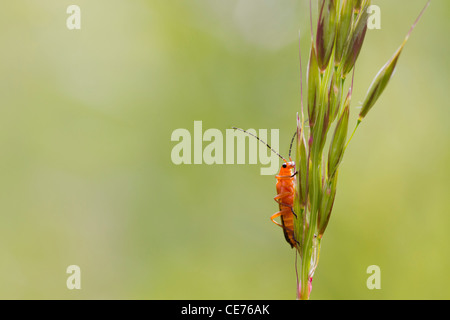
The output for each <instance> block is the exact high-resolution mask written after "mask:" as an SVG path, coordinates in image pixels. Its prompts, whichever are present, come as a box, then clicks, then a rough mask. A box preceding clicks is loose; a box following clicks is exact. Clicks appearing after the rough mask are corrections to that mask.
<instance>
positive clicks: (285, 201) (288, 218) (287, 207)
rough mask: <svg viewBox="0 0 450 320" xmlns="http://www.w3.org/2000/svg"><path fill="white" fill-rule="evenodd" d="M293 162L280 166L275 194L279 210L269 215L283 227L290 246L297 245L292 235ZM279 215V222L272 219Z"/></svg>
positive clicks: (294, 173)
mask: <svg viewBox="0 0 450 320" xmlns="http://www.w3.org/2000/svg"><path fill="white" fill-rule="evenodd" d="M295 175H296V172H295V162H292V161H291V162H286V163H284V164H283V165H282V166H281V169H280V173H279V174H278V175H277V176H276V179H277V195H276V196H275V198H274V199H275V201H276V202H278V204H279V206H280V211H278V212H277V213H275V214H274V215H272V216H271V217H270V219H271V220H272V222H273V223H275V224H276V225H278V226H280V227H282V228H283V232H284V237H285V238H286V241H287V242H288V243H289V244H290V245H291V247H292V248H294V247H297V241H296V240H295V236H294V210H293V204H294V195H295V181H296V179H295ZM277 217H280V219H281V224H280V223H278V222H276V221H275V220H274V219H275V218H277Z"/></svg>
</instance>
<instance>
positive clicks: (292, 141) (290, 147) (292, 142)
mask: <svg viewBox="0 0 450 320" xmlns="http://www.w3.org/2000/svg"><path fill="white" fill-rule="evenodd" d="M296 136H297V130H295V132H294V136H293V137H292V140H291V145H290V146H289V160H291V151H292V145H293V144H294V140H295V137H296Z"/></svg>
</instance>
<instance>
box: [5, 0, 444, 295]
mask: <svg viewBox="0 0 450 320" xmlns="http://www.w3.org/2000/svg"><path fill="white" fill-rule="evenodd" d="M425 2H426V1H425V0H414V1H411V0H408V1H406V0H402V1H388V0H377V1H376V0H374V1H373V4H377V5H379V6H380V7H381V14H382V16H381V18H382V21H381V27H382V28H381V30H371V31H369V32H368V35H367V38H366V41H365V44H364V47H363V50H362V53H361V55H360V58H359V60H358V64H357V69H356V76H355V88H354V96H353V97H354V98H353V101H354V103H353V105H352V110H351V112H352V115H351V116H352V121H353V122H352V123H354V120H355V119H356V114H357V113H358V109H357V108H358V105H360V103H358V101H361V100H362V99H363V98H364V94H365V92H366V90H367V88H368V87H369V85H370V83H371V81H372V79H373V77H374V76H375V74H376V73H377V72H378V70H379V69H380V68H381V66H382V65H383V64H384V63H385V62H386V61H387V60H388V59H389V58H390V57H391V55H392V54H393V52H394V51H395V50H396V49H397V47H398V46H399V45H400V43H401V42H402V41H403V38H404V36H405V35H406V33H407V31H408V29H409V27H410V26H411V24H412V22H413V21H414V19H415V18H416V16H417V15H418V13H419V12H420V10H421V9H422V7H423V5H424V4H425ZM73 3H76V4H77V5H79V6H80V8H81V30H73V31H70V30H68V29H67V27H66V19H67V17H68V14H67V13H66V8H67V7H68V6H69V5H70V4H73ZM449 14H450V3H449V2H448V1H443V0H434V1H433V2H432V4H431V6H430V8H429V10H428V11H427V12H426V14H425V15H424V17H423V19H422V20H421V21H420V23H419V25H418V26H417V28H416V30H415V31H414V33H413V34H412V37H411V39H410V41H409V42H408V44H407V45H406V47H405V50H404V52H403V54H402V57H401V59H400V62H399V65H398V69H397V71H396V74H395V76H394V78H393V80H392V81H391V83H390V84H389V86H388V88H387V89H386V91H385V93H384V94H383V96H382V98H381V99H380V100H379V101H378V103H377V105H376V106H375V107H374V109H373V110H372V111H371V112H370V114H369V115H368V117H367V118H366V120H365V121H364V123H363V124H362V125H361V126H360V128H359V130H358V132H357V135H356V136H355V138H354V140H353V141H352V144H351V146H350V147H349V149H348V150H347V153H346V155H345V158H344V162H343V163H342V165H341V170H340V180H339V184H338V192H337V198H336V202H335V206H334V211H333V214H332V218H331V221H330V224H329V227H328V229H327V232H326V233H325V236H324V240H323V242H322V251H321V256H320V263H319V267H318V269H317V271H316V275H315V278H314V282H313V291H312V294H311V298H312V299H448V298H450V279H449V278H450V277H449V274H448V273H449V269H450V256H449V250H450V234H449V233H448V231H447V230H448V228H449V224H450V197H449V180H450V166H449V163H450V152H449V150H450V139H449V137H450V126H449V125H448V119H449V117H450V111H449V104H448V101H447V98H446V97H447V96H448V95H447V93H448V86H449V83H450V81H449V80H450V76H449V74H450V68H449V55H448V52H449V50H450V45H449V41H448V31H449V30H450V29H449V26H450V22H449V20H448V17H449ZM299 30H301V31H302V38H301V45H302V54H303V60H304V61H306V60H307V56H308V50H309V11H308V2H307V1H306V0H283V1H275V0H271V1H269V0H228V1H222V0H190V1H186V0H171V1H163V0H152V1H150V0H149V1H144V0H135V1H125V0H122V1H116V0H108V1H106V0H97V1H87V0H79V1H74V2H72V1H56V0H51V1H50V0H40V1H25V0H19V1H13V2H9V3H8V6H4V8H3V9H2V10H1V11H0V39H1V51H0V73H1V78H0V88H1V89H0V105H1V107H0V148H1V150H2V156H1V157H0V177H1V179H0V181H1V182H0V256H1V258H0V274H1V275H0V298H3V299H16V298H24V299H81V298H84V299H295V271H294V259H295V254H294V251H293V250H292V249H290V248H289V246H288V245H287V244H286V242H285V240H284V238H283V235H282V232H281V230H280V228H278V227H276V226H275V225H273V224H272V223H271V222H270V220H269V217H270V216H271V215H272V214H273V213H274V212H276V211H277V205H276V203H275V202H274V201H273V197H274V196H275V179H274V177H272V176H261V175H260V166H259V165H211V166H207V165H180V166H176V165H174V164H173V163H172V161H171V157H170V155H171V150H172V148H173V146H174V145H175V144H176V143H175V142H172V141H171V140H170V139H171V134H172V132H173V130H175V129H177V128H186V129H188V130H190V131H191V132H192V130H193V123H194V120H202V121H203V130H206V129H208V128H217V129H219V130H221V131H222V132H225V129H226V128H230V127H231V126H232V125H236V126H240V127H244V128H268V129H270V128H278V129H280V146H281V151H280V152H281V153H282V154H286V153H287V149H288V144H289V141H290V138H291V135H292V132H293V130H294V128H295V114H296V112H297V111H298V110H299V99H300V94H299V83H300V82H299V68H298V43H297V39H298V31H299ZM304 70H306V66H305V65H304ZM71 264H76V265H79V266H80V268H81V286H82V289H81V290H72V291H71V290H68V289H67V287H66V279H67V277H68V274H66V268H67V266H69V265H71ZM373 264H375V265H378V266H380V268H381V290H369V289H367V287H366V280H367V278H368V276H369V275H368V274H367V273H366V269H367V267H368V266H369V265H373Z"/></svg>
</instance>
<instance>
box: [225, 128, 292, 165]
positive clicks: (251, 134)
mask: <svg viewBox="0 0 450 320" xmlns="http://www.w3.org/2000/svg"><path fill="white" fill-rule="evenodd" d="M232 128H233V129H234V130H239V131H242V132H245V133H246V134H248V135H250V136H252V137H255V138H256V139H258V140H259V142H262V143H264V144H265V145H266V146H267V148H269V149H270V150H271V151H272V152H273V153H275V154H276V155H277V156H279V157H280V158H281V159H282V160H283V161H284V162H288V161H287V160H286V159H285V158H283V157H282V156H281V155H280V154H279V153H278V152H276V151H275V150H274V149H272V147H271V146H269V144H268V143H267V142H264V141H262V140H261V139H260V138H259V137H258V136H256V135H254V134H253V133H250V132H248V131H245V130H244V129H241V128H236V127H232Z"/></svg>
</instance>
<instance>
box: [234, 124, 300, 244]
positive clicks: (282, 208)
mask: <svg viewBox="0 0 450 320" xmlns="http://www.w3.org/2000/svg"><path fill="white" fill-rule="evenodd" d="M233 129H235V130H239V131H242V132H244V133H246V134H248V135H250V136H252V137H254V138H256V139H258V141H260V142H261V143H263V144H264V145H266V146H267V147H268V148H269V149H270V150H271V151H272V152H273V153H275V154H276V155H277V156H278V157H280V159H281V160H283V161H284V163H283V164H282V166H281V168H280V171H279V173H278V175H276V176H275V178H276V179H277V184H276V190H277V195H276V196H275V197H274V200H275V201H276V202H277V203H278V205H279V211H278V212H276V213H274V214H273V215H272V216H271V217H270V220H271V221H272V222H273V223H275V224H276V225H277V226H280V227H281V228H283V233H284V238H285V239H286V241H287V242H288V243H289V244H290V246H291V248H296V247H297V244H298V241H297V240H296V239H295V234H294V216H295V217H296V218H297V215H296V214H295V212H294V209H293V205H294V197H295V192H296V190H295V185H296V175H297V171H296V170H295V162H294V161H292V159H291V150H292V144H293V142H294V139H295V137H296V135H297V131H296V132H295V133H294V136H293V137H292V140H291V145H290V147H289V161H288V160H286V159H285V158H284V157H283V156H281V155H280V154H279V153H278V152H276V151H275V150H274V149H272V147H271V146H270V145H269V144H268V143H267V142H264V141H263V140H261V139H260V138H259V137H258V136H256V135H254V134H252V133H250V132H248V131H245V130H244V129H241V128H236V127H233ZM278 217H280V220H281V223H279V222H277V221H275V219H276V218H278Z"/></svg>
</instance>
